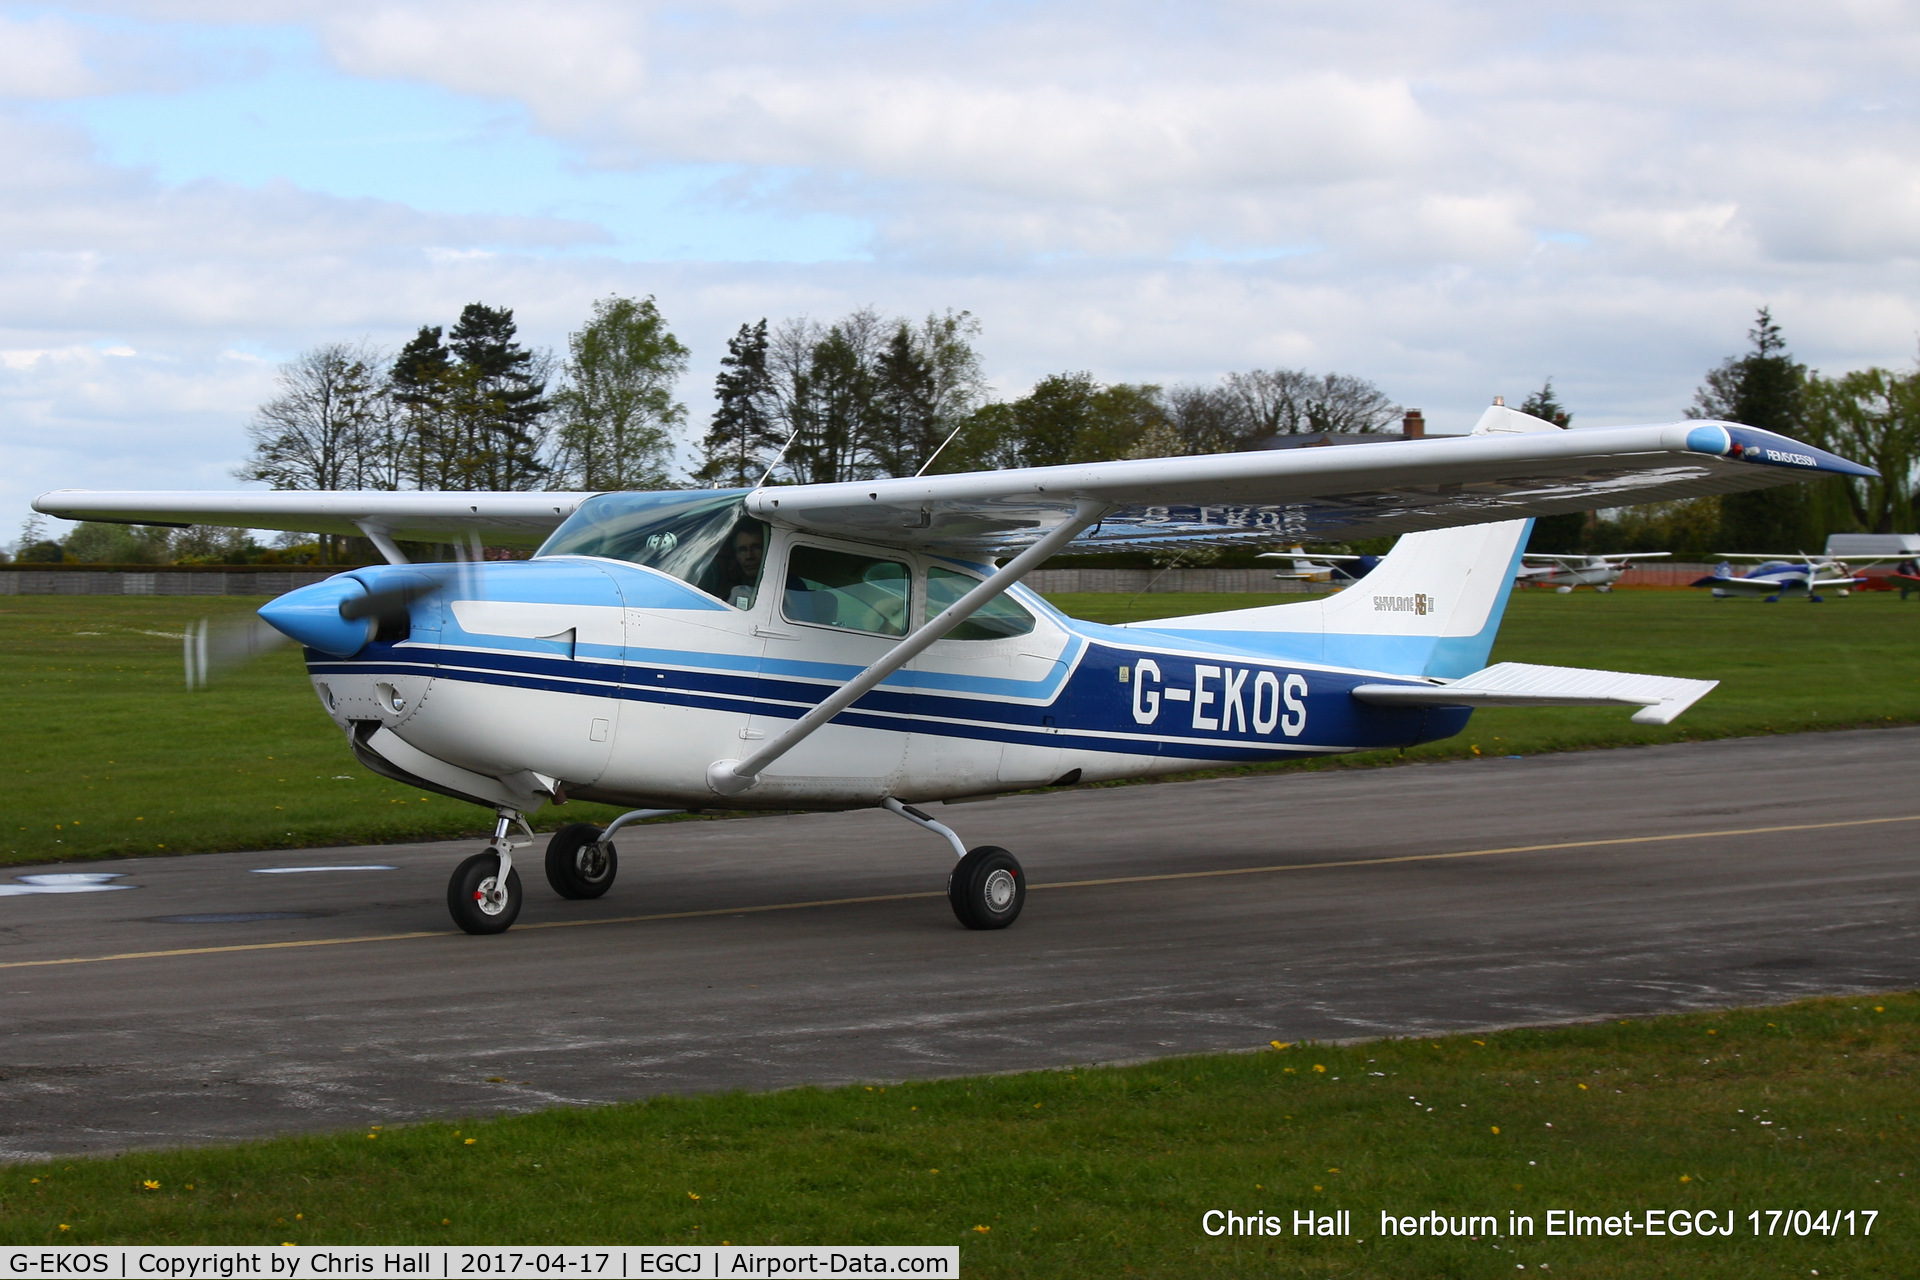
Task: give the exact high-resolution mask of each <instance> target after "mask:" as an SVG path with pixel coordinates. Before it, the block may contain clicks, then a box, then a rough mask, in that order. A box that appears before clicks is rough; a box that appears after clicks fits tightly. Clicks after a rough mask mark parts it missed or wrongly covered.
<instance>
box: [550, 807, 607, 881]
mask: <svg viewBox="0 0 1920 1280" xmlns="http://www.w3.org/2000/svg"><path fill="white" fill-rule="evenodd" d="M619 870H620V858H619V856H618V855H617V854H615V853H614V851H613V845H612V843H611V842H607V841H602V840H601V839H600V828H599V827H596V826H594V825H593V824H592V823H591V822H575V823H571V824H569V825H567V826H564V827H562V828H560V829H559V830H558V831H556V832H554V833H553V839H552V840H549V841H548V842H547V883H548V884H550V885H552V886H553V891H554V892H555V893H557V894H559V895H560V896H561V897H563V898H597V897H599V896H600V895H601V894H603V893H605V892H606V891H607V890H609V889H611V888H612V887H613V877H614V875H615V874H616V873H617V872H618V871H619Z"/></svg>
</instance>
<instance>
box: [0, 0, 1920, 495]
mask: <svg viewBox="0 0 1920 1280" xmlns="http://www.w3.org/2000/svg"><path fill="white" fill-rule="evenodd" d="M1914 10H1915V6H1914V5H1913V4H1911V3H1892V2H1888V3H1865V2H1863V3H1852V4H1847V5H1828V6H1816V7H1811V8H1810V7H1808V6H1805V5H1804V4H1789V3H1786V0H1761V2H1758V3H1745V4H1739V5H1735V4H1731V3H1710V4H1701V5H1688V6H1675V5H1672V4H1670V3H1654V2H1653V0H1621V2H1620V3H1616V4H1611V5H1608V6H1598V5H1593V6H1588V7H1579V6H1574V5H1556V6H1546V7H1542V6H1537V5H1534V6H1522V5H1517V4H1512V3H1483V4H1476V5H1465V4H1459V3H1454V4H1445V3H1442V4H1412V3H1399V4H1383V5H1371V6H1360V7H1356V6H1352V5H1350V4H1344V3H1334V2H1333V0H1324V2H1319V0H1310V2H1309V3H1304V4H1290V5H1286V6H1275V5H1271V4H1267V3H1246V4H1235V3H1226V2H1222V3H1216V4H1212V5H1200V6H1191V5H1190V6H1164V5H1146V4H1129V3H1125V2H1124V0H1115V2H1114V3H1108V4H1103V5H1093V4H1087V3H1081V2H1079V0H1052V2H1043V3H1038V4H1028V5H1020V6H1007V7H994V6H976V5H972V4H965V5H962V4H920V5H913V6H905V5H900V4H878V3H870V4H853V3H839V4H836V3H833V2H832V0H817V2H814V3H808V4H804V5H803V4H795V3H771V2H768V3H737V4H734V5H732V6H730V7H721V6H718V5H702V6H697V7H682V8H677V9H667V8H664V7H658V6H656V7H651V8H649V7H646V6H641V5H632V4H612V3H549V4H543V5H540V6H530V5H524V4H506V3H499V2H497V0H484V2H481V3H462V4H458V5H456V4H452V3H448V2H444V0H434V2H432V3H411V4H405V3H388V2H384V0H337V2H336V3H331V4H329V5H326V6H321V5H318V4H315V3H312V0H271V3H264V2H263V3H260V4H256V3H248V4H245V5H243V4H240V3H239V0H168V2H165V3H161V2H158V0H156V2H155V3H141V0H123V3H122V5H121V8H120V9H119V10H117V12H119V13H121V14H122V15H125V14H132V15H135V16H136V17H137V19H138V22H135V23H125V22H121V23H119V24H118V25H115V24H112V23H102V24H101V25H100V26H99V27H98V28H94V27H89V26H87V25H86V23H85V21H84V20H83V19H81V18H48V17H41V16H29V17H22V18H5V17H0V97H6V96H9V95H10V96H11V98H12V99H13V100H14V101H15V102H16V103H43V104H44V103H49V102H56V101H60V100H64V99H71V98H73V97H76V96H83V95H95V94H106V93H114V92H124V91H127V90H129V89H136V88H152V87H153V86H155V85H163V84H168V83H186V82H188V81H193V80H195V79H196V78H197V79H199V80H209V79H217V78H219V77H220V76H224V75H232V74H235V73H234V72H233V71H232V69H231V66H230V65H229V63H228V62H223V61H222V60H221V58H219V57H214V56H213V55H203V54H201V53H194V52H192V49H193V48H194V46H193V45H192V42H191V41H190V40H187V37H186V35H185V34H183V33H185V32H186V31H187V27H185V26H183V25H181V24H184V23H188V22H191V23H198V24H204V28H217V29H222V30H228V31H230V32H231V35H230V39H231V41H233V42H235V46H236V47H238V46H240V45H244V43H245V39H246V32H247V30H248V29H249V26H248V24H255V23H266V22H272V23H280V24H288V25H292V26H295V27H304V28H308V29H310V30H312V31H313V32H314V33H315V35H316V39H317V40H318V41H319V42H320V44H321V46H322V47H323V48H324V49H325V50H326V51H327V52H328V56H330V57H332V58H333V59H334V60H335V62H336V63H337V65H338V66H339V67H340V68H341V69H343V70H344V71H345V72H347V73H349V74H351V75H354V76H359V77H371V78H390V79H399V80H406V81H410V82H419V83H427V84H433V85H439V86H442V87H444V88H446V89H448V90H450V91H452V92H455V93H459V94H463V95H471V96H474V97H478V98H481V99H484V100H486V101H487V102H488V103H490V104H492V103H497V104H501V105H502V106H503V108H504V109H512V108H514V107H516V106H518V107H523V108H524V110H525V113H526V115H527V117H528V118H530V119H531V120H532V121H533V122H534V124H535V126H536V127H537V128H539V129H541V130H544V131H545V132H546V133H547V134H548V135H550V136H551V137H552V138H554V139H557V140H559V142H560V143H562V144H563V145H564V146H565V147H567V148H569V149H570V150H571V152H572V153H573V154H574V155H575V156H576V157H577V159H578V162H579V163H580V164H581V165H582V166H585V167H588V168H592V167H593V166H615V167H618V166H631V167H639V168H645V167H647V166H652V165H659V164H662V163H667V162H672V163H676V164H687V163H692V164H695V165H701V166H709V167H710V169H711V171H712V172H713V173H714V175H715V177H714V179H713V182H712V184H711V186H710V187H709V188H708V189H707V191H706V193H705V196H704V199H705V200H706V201H707V202H708V206H709V207H711V208H714V209H727V208H730V207H736V206H738V207H749V208H753V209H758V210H761V211H770V212H771V213H772V214H774V215H781V216H784V215H787V214H791V215H795V216H798V215H813V214H816V213H824V214H832V215H839V216H842V217H846V218H851V219H855V220H858V221H859V222H860V223H862V224H865V225H870V226H871V227H872V228H873V231H872V240H871V243H870V245H869V246H868V247H869V248H870V250H871V255H872V256H871V260H868V261H829V262H821V263H813V264H809V265H793V264H785V265H778V266H775V265H767V264H764V263H745V262H737V261H715V262H704V263H690V262H678V263H633V262H621V261H615V260H612V259H611V258H595V257H591V256H588V254H589V253H590V252H591V251H592V250H593V248H594V245H595V243H596V237H599V236H600V235H601V234H602V233H601V232H600V231H599V230H597V229H596V228H595V227H594V226H592V225H590V224H588V223H587V222H585V221H582V220H579V219H566V218H559V217H552V218H506V217H495V216H464V217H455V216H449V215H444V214H436V213H430V212H425V211H423V210H422V209H420V208H416V207H410V206H409V205H408V204H406V203H404V202H401V201H399V200H393V199H387V200H379V199H341V198H338V197H335V196H332V195H328V194H326V193H325V192H322V191H316V190H312V189H308V188H303V187H300V186H296V185H294V184H292V183H288V182H278V183H267V184H263V185H261V186H257V187H247V186H240V185H236V184H233V183H229V182H221V181H217V180H212V179H203V180H199V181H190V182H184V183H180V184H176V185H167V184H163V183H160V182H158V181H156V180H155V179H154V178H153V176H152V175H151V174H149V173H147V172H144V171H141V170H138V169H129V168H124V167H118V166H115V165H112V164H109V163H106V162H105V161H103V160H102V159H101V158H100V155H99V154H98V152H97V151H96V150H95V147H94V144H93V141H92V140H91V139H89V138H88V137H87V136H86V135H85V134H83V133H81V132H79V131H77V130H75V129H72V128H65V127H62V126H59V125H56V124H51V123H48V121H47V119H46V118H45V117H44V116H42V115H39V114H35V113H34V112H32V111H31V110H30V109H28V108H26V107H20V108H18V109H14V110H11V111H7V110H0V165H3V166H4V169H3V170H0V171H4V173H5V174H6V177H5V179H4V183H0V263H3V264H4V267H5V270H4V272H0V431H3V432H4V433H5V434H4V437H0V438H4V440H5V442H6V445H7V448H8V449H9V458H10V459H14V460H15V461H14V462H13V463H12V464H11V465H10V468H9V472H10V474H9V475H7V476H4V477H0V504H12V505H15V506H18V505H20V504H21V502H22V501H23V495H24V494H26V493H30V492H32V491H33V488H34V486H39V487H42V488H44V487H52V486H54V485H56V484H62V485H65V484H103V485H126V484H146V483H152V484H185V483H207V484H222V483H225V482H226V481H225V476H226V468H227V467H229V466H231V464H232V463H233V462H234V461H237V459H238V456H239V452H240V451H241V449H242V448H243V437H242V428H243V426H244V423H245V421H246V418H247V415H248V413H249V411H250V409H251V407H252V406H253V405H254V404H256V403H258V402H259V400H260V399H261V398H262V397H263V396H264V394H265V393H266V389H267V388H268V387H269V386H270V382H271V374H272V364H273V362H274V361H275V360H277V359H279V358H283V357H284V356H286V355H289V354H291V353H292V352H294V351H297V350H299V349H301V348H302V347H305V346H308V345H311V344H312V343H314V342H318V341H323V340H329V339H335V338H355V337H359V336H361V335H363V334H364V335H370V336H372V337H373V338H375V339H376V340H378V341H386V342H393V341H396V340H398V339H399V338H403V337H404V336H406V335H407V334H408V333H410V332H411V330H412V328H413V327H414V326H416V325H418V324H421V323H446V322H448V321H450V320H451V319H452V318H453V317H454V316H455V315H456V314H457V313H458V310H459V308H460V306H461V305H462V304H464V303H466V302H470V301H473V300H476V299H483V300H486V301H489V302H495V303H503V304H506V305H510V306H513V307H515V308H516V311H517V314H518V315H519V317H520V319H521V321H522V323H523V326H524V329H525V331H526V333H527V335H528V336H529V337H530V338H531V339H533V340H535V341H537V342H541V343H545V344H550V345H557V344H559V343H560V342H561V341H562V340H563V339H564V335H565V333H566V331H567V329H568V328H570V327H571V326H573V325H574V324H576V323H578V321H579V319H580V318H581V316H583V315H584V314H585V312H586V309H587V306H588V304H589V303H590V301H591V299H592V298H594V297H596V296H601V295H604V294H605V293H607V292H609V291H621V292H627V293H653V294H656V295H657V296H658V297H659V300H660V303H661V306H662V307H663V309H664V310H665V312H666V314H667V315H668V317H669V318H670V320H671V321H672V322H673V323H674V325H675V326H676V328H677V330H678V331H679V332H680V333H681V335H682V337H683V338H685V339H686V340H687V341H688V342H689V343H690V345H691V346H692V347H693V348H694V351H695V374H694V377H693V378H692V379H691V380H690V381H689V383H688V385H687V386H686V388H685V389H684V390H685V393H686V396H687V398H688V399H689V400H690V401H691V402H692V403H693V404H694V406H695V418H696V421H697V420H698V419H699V418H700V416H701V414H702V408H701V400H702V397H703V394H704V392H705V390H706V388H707V386H709V385H710V380H711V376H712V372H713V368H714V364H715V362H716V361H717V358H718V356H719V355H720V354H721V349H722V344H723V342H724V340H725V338H726V337H727V336H728V335H729V334H730V333H731V332H732V331H733V329H734V327H735V326H737V325H738V324H739V323H740V322H741V321H745V320H753V319H757V318H759V317H760V316H762V315H765V316H769V317H772V318H775V319H778V318H779V317H781V316H786V315H795V314H800V313H811V314H814V315H817V316H831V315H835V314H839V313H841V312H844V311H845V310H848V309H851V308H853V307H856V306H861V305H865V304H869V303H871V304H874V305H876V306H879V307H880V308H881V309H883V310H886V311H889V312H894V313H905V314H919V313H924V312H926V311H928V310H931V309H939V308H945V307H948V306H953V307H965V308H969V309H971V310H972V311H974V312H975V314H976V315H978V316H979V317H980V318H981V319H982V321H983V323H984V325H985V346H986V354H987V364H988V367H989V369H990V370H991V371H992V372H993V373H994V375H995V377H996V380H997V382H998V384H999V385H1001V386H1002V387H1003V388H1004V389H1005V390H1006V391H1008V392H1016V391H1018V390H1020V389H1022V388H1023V387H1024V386H1025V385H1026V384H1027V383H1029V382H1031V381H1032V380H1033V379H1034V378H1037V377H1039V376H1042V375H1044V374H1046V373H1048V372H1053V371H1058V370H1061V369H1068V368H1087V369H1091V370H1092V371H1093V372H1095V373H1096V374H1097V375H1099V376H1102V377H1106V378H1125V379H1137V380H1150V381H1173V380H1181V379H1206V378H1211V377H1213V376H1216V375H1217V374H1218V373H1220V372H1222V371H1224V370H1227V369H1234V368H1247V367H1252V366H1255V365H1263V364H1264V365H1276V364H1287V365H1301V366H1307V367H1312V368H1318V369H1339V370H1343V371H1348V372H1353V373H1359V374H1363V375H1365V376H1368V377H1372V378H1374V379H1376V380H1378V381H1379V382H1380V383H1381V384H1382V385H1383V386H1384V387H1385V388H1386V389H1387V390H1388V392H1389V393H1390V394H1392V395H1394V396H1395V397H1396V398H1398V399H1401V400H1402V401H1404V402H1407V403H1411V404H1419V405H1421V406H1422V407H1423V408H1425V409H1426V410H1427V411H1428V413H1429V415H1430V416H1432V417H1433V418H1434V420H1435V421H1437V422H1440V423H1442V424H1443V425H1445V424H1447V423H1449V422H1451V423H1452V424H1453V425H1460V426H1464V425H1465V424H1466V423H1467V422H1470V421H1471V419H1472V416H1473V414H1474V413H1475V412H1477V408H1478V406H1479V405H1480V404H1482V403H1484V401H1485V399H1486V398H1487V397H1489V396H1491V395H1492V394H1495V393H1502V394H1507V395H1509V396H1514V395H1520V394H1524V393H1525V391H1526V390H1528V389H1530V388H1531V387H1535V386H1538V385H1539V381H1540V380H1541V379H1542V378H1544V377H1546V376H1547V375H1548V374H1552V375H1553V376H1554V377H1555V379H1556V385H1557V386H1558V387H1559V388H1560V390H1561V391H1562V393H1563V397H1564V398H1565V399H1566V400H1567V402H1568V403H1570V404H1571V405H1573V407H1574V408H1575V410H1576V412H1577V413H1578V414H1579V416H1580V420H1581V421H1583V422H1592V421H1621V420H1632V419H1636V418H1642V419H1643V418H1651V417H1661V416H1668V415H1671V414H1674V413H1677V412H1678V411H1679V410H1680V409H1681V408H1682V407H1683V406H1684V405H1685V403H1686V401H1687V399H1688V397H1689V396H1690V394H1691V391H1692V388H1693V386H1694V385H1695V384H1696V383H1697V381H1698V378H1699V375H1700V373H1701V372H1702V371H1703V370H1704V369H1706V368H1707V367H1709V366H1710V365H1711V364H1713V363H1714V362H1716V361H1717V360H1718V359H1720V358H1721V357H1722V356H1724V355H1726V354H1728V353H1730V352H1732V351H1734V350H1736V349H1738V348H1739V347H1740V346H1741V345H1742V343H1743V340H1744V334H1745V331H1746V328H1747V326H1748V324H1749V323H1750V321H1751V316H1752V311H1753V309H1754V308H1755V307H1756V306H1758V305H1759V304H1761V303H1763V302H1766V303H1772V304H1773V305H1774V309H1775V314H1776V316H1777V317H1778V318H1780V319H1781V320H1782V322H1783V323H1784V324H1785V325H1786V326H1787V334H1788V337H1789V340H1790V341H1791V343H1792V344H1793V346H1794V349H1795V350H1796V353H1797V354H1798V355H1799V356H1800V357H1801V358H1803V359H1806V360H1808V361H1810V362H1811V363H1814V364H1815V365H1822V366H1826V367H1832V368H1839V367H1849V366H1854V365H1859V364H1863V363H1869V362H1882V363H1894V362H1904V361H1905V360H1907V359H1908V358H1909V356H1910V354H1911V349H1912V344H1913V341H1914V337H1913V335H1914V333H1915V331H1916V329H1917V328H1920V304H1917V303H1916V298H1920V291H1917V290H1916V286H1917V285H1920V265H1917V260H1920V160H1917V159H1916V157H1920V134H1917V128H1916V123H1917V122H1916V109H1917V108H1920V104H1916V102H1915V94H1914V90H1913V85H1914V84H1916V83H1920V75H1917V74H1916V73H1920V22H1916V21H1915V20H1914V19H1915V17H1916V14H1915V12H1914ZM141 23H144V24H146V25H144V26H141V25H140V24H141ZM194 30H203V28H202V27H196V28H194ZM129 32H131V34H128V33H129ZM183 48H184V49H187V50H188V52H187V53H185V54H183V53H182V52H181V50H182V49H183ZM429 132H430V131H429ZM511 180H512V179H511V176H507V177H503V179H502V181H503V182H508V181H511ZM742 256H743V255H742ZM121 349H126V350H130V351H131V352H132V353H133V354H131V355H120V354H112V353H113V352H116V351H118V350H121Z"/></svg>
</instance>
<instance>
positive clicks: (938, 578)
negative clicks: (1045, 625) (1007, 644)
mask: <svg viewBox="0 0 1920 1280" xmlns="http://www.w3.org/2000/svg"><path fill="white" fill-rule="evenodd" d="M979 585H980V579H978V578H976V577H974V576H973V575H972V574H969V573H956V572H954V571H953V570H952V569H942V568H940V567H939V566H938V565H936V566H934V567H933V568H930V569H928V570H927V617H928V618H929V619H931V618H933V616H934V615H935V614H938V613H939V612H940V611H941V610H943V609H946V608H947V607H948V606H950V605H952V604H953V603H954V602H955V601H957V600H959V599H960V597H961V596H964V595H966V594H967V592H969V591H971V590H973V589H974V588H975V587H977V586H979ZM1033 627H1034V619H1033V614H1031V613H1029V612H1028V611H1027V609H1026V607H1025V606H1023V605H1022V604H1021V603H1020V602H1019V601H1017V600H1013V599H1010V598H1008V597H1007V596H995V597H994V598H993V599H991V600H989V601H987V602H986V603H985V604H984V605H982V606H980V608H978V609H976V610H975V611H974V613H973V615H972V616H971V617H969V618H968V619H967V620H966V621H964V622H962V623H961V624H960V625H959V626H957V627H955V628H954V629H953V630H951V631H949V632H947V635H946V638H947V639H949V640H1005V639H1007V638H1008V637H1010V636H1024V635H1026V634H1027V633H1028V632H1030V631H1032V630H1033Z"/></svg>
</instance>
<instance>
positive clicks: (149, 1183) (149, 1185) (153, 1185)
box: [140, 1178, 160, 1191]
mask: <svg viewBox="0 0 1920 1280" xmlns="http://www.w3.org/2000/svg"><path fill="white" fill-rule="evenodd" d="M140 1185H141V1186H143V1187H145V1188H146V1189H147V1190H149V1191H158V1190H159V1189H160V1184H159V1183H157V1182H155V1181H154V1180H153V1179H152V1178H148V1179H147V1180H146V1181H145V1182H143V1183H141V1184H140Z"/></svg>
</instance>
